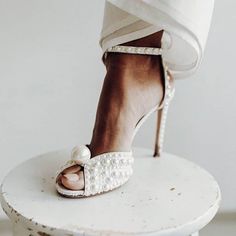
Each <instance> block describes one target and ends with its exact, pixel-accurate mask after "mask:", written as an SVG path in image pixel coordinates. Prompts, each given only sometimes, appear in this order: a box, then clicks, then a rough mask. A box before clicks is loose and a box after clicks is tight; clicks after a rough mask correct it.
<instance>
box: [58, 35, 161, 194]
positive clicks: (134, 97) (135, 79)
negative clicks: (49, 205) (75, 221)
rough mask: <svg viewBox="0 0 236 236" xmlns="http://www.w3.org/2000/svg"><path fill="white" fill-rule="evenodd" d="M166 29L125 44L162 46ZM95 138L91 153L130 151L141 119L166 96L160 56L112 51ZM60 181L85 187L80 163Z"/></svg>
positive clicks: (78, 187) (72, 186)
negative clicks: (136, 126) (133, 135)
mask: <svg viewBox="0 0 236 236" xmlns="http://www.w3.org/2000/svg"><path fill="white" fill-rule="evenodd" d="M162 34H163V32H162V31H159V32H157V33H154V34H152V35H149V36H147V37H144V38H141V39H138V40H134V41H130V42H128V43H125V44H122V45H129V46H137V47H138V46H143V47H145V46H146V47H157V48H160V47H161V37H162ZM104 63H105V66H106V71H107V72H106V76H105V79H104V83H103V87H102V91H101V94H100V98H99V102H98V107H97V113H96V119H95V124H94V128H93V133H92V138H91V142H90V145H89V149H90V150H91V154H92V157H93V156H96V155H98V154H101V153H104V152H111V151H129V150H130V149H131V144H132V138H131V137H132V134H133V131H134V128H135V125H136V124H137V122H138V120H139V119H140V118H141V117H142V116H143V115H145V114H146V113H147V112H148V111H149V110H150V109H151V108H153V107H154V106H156V105H157V104H160V102H161V100H162V98H163V78H162V72H161V71H162V67H161V58H160V56H153V55H134V54H122V53H109V54H108V56H107V58H106V61H105V62H104ZM61 183H62V184H63V185H64V186H65V187H66V188H68V189H71V190H79V189H83V188H84V176H83V171H82V170H81V167H79V166H78V165H77V166H72V167H70V168H68V169H66V170H64V171H63V173H62V176H61Z"/></svg>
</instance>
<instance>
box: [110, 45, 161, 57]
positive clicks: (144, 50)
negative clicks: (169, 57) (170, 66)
mask: <svg viewBox="0 0 236 236" xmlns="http://www.w3.org/2000/svg"><path fill="white" fill-rule="evenodd" d="M106 52H120V53H130V54H147V55H161V53H162V49H161V48H152V47H133V46H123V45H117V46H113V47H110V48H108V49H107V50H106Z"/></svg>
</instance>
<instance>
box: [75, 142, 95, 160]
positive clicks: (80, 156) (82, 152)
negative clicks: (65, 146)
mask: <svg viewBox="0 0 236 236" xmlns="http://www.w3.org/2000/svg"><path fill="white" fill-rule="evenodd" d="M90 158H91V152H90V150H89V148H88V147H87V146H86V145H80V146H76V147H74V148H73V150H72V153H71V159H72V160H73V161H80V162H85V161H88V160H89V159H90Z"/></svg>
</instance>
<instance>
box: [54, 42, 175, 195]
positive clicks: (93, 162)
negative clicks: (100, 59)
mask: <svg viewBox="0 0 236 236" xmlns="http://www.w3.org/2000/svg"><path fill="white" fill-rule="evenodd" d="M108 52H116V53H129V54H146V55H161V53H162V49H161V48H150V47H132V46H122V45H118V46H113V47H111V48H108V49H107V51H106V52H105V53H104V59H105V58H106V56H107V53H108ZM161 62H162V70H163V71H162V72H163V73H162V75H163V76H162V77H163V99H162V101H161V103H160V104H157V105H156V106H155V107H153V108H152V109H151V110H150V111H149V112H148V113H147V114H145V115H144V116H143V117H141V119H140V120H139V121H138V123H137V124H136V126H135V129H134V132H133V136H132V139H133V138H134V136H135V134H136V133H137V131H138V130H139V128H140V127H141V125H142V124H143V123H144V121H145V120H146V119H147V118H148V117H149V116H150V115H151V114H152V113H154V112H155V111H158V121H157V132H156V140H155V147H154V155H153V156H154V157H156V156H160V155H161V153H162V147H163V139H164V129H165V121H166V114H167V110H168V106H169V102H170V100H171V99H172V98H173V95H174V87H173V88H172V86H171V85H170V74H169V72H168V69H167V67H166V65H165V63H164V61H163V58H162V57H161ZM133 162H134V158H133V153H132V151H131V150H130V151H127V152H119V151H118V152H107V153H103V154H100V155H97V156H95V157H93V158H91V152H90V149H89V145H87V144H86V145H79V146H76V147H75V148H74V149H73V150H72V154H71V160H68V161H67V162H66V164H65V165H64V166H62V167H61V168H60V170H59V171H58V172H57V174H56V178H55V179H56V183H55V184H56V190H57V192H58V193H60V194H61V195H63V196H66V197H73V198H76V197H84V196H86V197H87V196H91V195H96V194H100V193H104V192H107V191H110V190H113V189H115V188H118V187H120V186H121V185H123V184H125V183H126V182H127V181H128V180H129V178H130V177H131V175H132V173H133V167H132V165H133ZM74 165H79V166H81V169H82V170H83V174H84V185H85V187H84V189H81V190H70V189H67V188H65V187H64V186H63V185H62V183H61V181H60V178H59V177H60V176H61V175H62V174H63V171H64V170H65V169H66V168H68V167H71V166H74Z"/></svg>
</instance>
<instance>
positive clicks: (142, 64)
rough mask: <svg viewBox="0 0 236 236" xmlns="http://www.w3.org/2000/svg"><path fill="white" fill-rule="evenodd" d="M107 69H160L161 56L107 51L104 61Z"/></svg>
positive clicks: (147, 70)
mask: <svg viewBox="0 0 236 236" xmlns="http://www.w3.org/2000/svg"><path fill="white" fill-rule="evenodd" d="M105 65H106V69H107V71H110V70H112V69H117V70H119V72H123V71H124V72H127V71H132V70H133V71H143V72H149V71H160V68H161V57H160V56H156V55H137V54H123V53H109V54H108V56H107V59H106V62H105Z"/></svg>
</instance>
